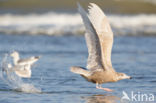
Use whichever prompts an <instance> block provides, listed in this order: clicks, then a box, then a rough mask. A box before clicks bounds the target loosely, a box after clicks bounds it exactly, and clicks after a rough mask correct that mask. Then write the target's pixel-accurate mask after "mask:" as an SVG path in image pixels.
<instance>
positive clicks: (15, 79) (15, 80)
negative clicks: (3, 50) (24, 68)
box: [0, 54, 41, 93]
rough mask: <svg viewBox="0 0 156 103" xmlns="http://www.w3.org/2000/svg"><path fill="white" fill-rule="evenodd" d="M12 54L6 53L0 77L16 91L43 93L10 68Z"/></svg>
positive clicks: (0, 69)
mask: <svg viewBox="0 0 156 103" xmlns="http://www.w3.org/2000/svg"><path fill="white" fill-rule="evenodd" d="M9 61H10V56H8V54H6V55H5V56H4V58H3V60H2V63H1V68H0V78H1V79H2V80H3V81H4V82H5V83H6V84H7V85H8V86H9V87H10V88H11V89H14V90H16V91H20V92H25V93H41V89H39V88H36V87H35V86H34V85H33V84H31V83H25V82H24V81H23V80H22V78H20V77H19V76H17V75H16V74H15V73H14V72H13V70H11V69H10V68H8V64H9V63H10V62H9Z"/></svg>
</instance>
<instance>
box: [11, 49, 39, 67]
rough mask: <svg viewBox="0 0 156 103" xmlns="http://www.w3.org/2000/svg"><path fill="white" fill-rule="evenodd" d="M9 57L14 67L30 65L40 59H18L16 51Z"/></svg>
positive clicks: (37, 57) (36, 57)
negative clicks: (11, 58)
mask: <svg viewBox="0 0 156 103" xmlns="http://www.w3.org/2000/svg"><path fill="white" fill-rule="evenodd" d="M11 56H12V57H13V61H14V65H27V64H28V65H32V64H34V63H35V62H36V61H38V59H39V58H40V56H33V57H30V58H25V59H20V56H19V53H18V52H17V51H14V52H13V53H11Z"/></svg>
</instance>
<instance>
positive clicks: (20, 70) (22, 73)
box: [8, 64, 31, 78]
mask: <svg viewBox="0 0 156 103" xmlns="http://www.w3.org/2000/svg"><path fill="white" fill-rule="evenodd" d="M8 70H9V71H11V72H15V74H16V75H18V76H19V77H23V78H30V77H31V67H30V65H15V66H12V65H11V64H8Z"/></svg>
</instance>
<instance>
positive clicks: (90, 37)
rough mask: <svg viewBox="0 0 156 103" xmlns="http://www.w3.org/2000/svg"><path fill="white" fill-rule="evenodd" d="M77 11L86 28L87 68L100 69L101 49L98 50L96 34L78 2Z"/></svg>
mask: <svg viewBox="0 0 156 103" xmlns="http://www.w3.org/2000/svg"><path fill="white" fill-rule="evenodd" d="M78 11H79V13H80V15H81V17H82V19H83V22H84V25H85V28H86V33H85V39H86V43H87V47H88V53H89V55H88V61H87V68H88V69H90V70H95V69H101V66H102V62H101V58H100V57H101V55H100V54H101V50H100V44H99V39H98V36H97V34H96V31H95V29H94V28H93V26H92V24H91V22H90V20H89V18H88V16H87V13H86V12H85V10H84V9H83V8H82V7H81V6H80V4H78Z"/></svg>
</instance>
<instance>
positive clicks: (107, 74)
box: [71, 3, 131, 91]
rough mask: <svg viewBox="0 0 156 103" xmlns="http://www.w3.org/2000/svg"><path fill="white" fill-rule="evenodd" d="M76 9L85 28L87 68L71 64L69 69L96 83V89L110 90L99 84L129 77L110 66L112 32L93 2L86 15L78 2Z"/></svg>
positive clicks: (103, 15) (101, 12)
mask: <svg viewBox="0 0 156 103" xmlns="http://www.w3.org/2000/svg"><path fill="white" fill-rule="evenodd" d="M78 11H79V13H80V15H81V17H82V19H83V22H84V25H85V28H86V33H85V39H86V43H87V47H88V53H89V54H88V61H87V69H88V70H85V69H84V68H82V67H77V66H73V67H71V71H72V72H74V73H77V74H80V75H81V76H83V77H84V78H85V79H86V80H88V81H90V82H93V83H96V84H97V85H96V87H97V88H98V89H104V90H106V91H112V90H110V89H108V88H102V87H101V86H99V84H102V83H107V82H116V81H118V80H122V79H130V78H131V77H130V76H127V75H126V74H124V73H118V72H116V71H115V70H114V69H113V67H112V63H111V51H112V45H113V32H112V30H111V27H110V24H109V22H108V20H107V18H106V16H105V14H104V13H103V11H102V10H101V9H100V8H99V7H98V6H97V5H96V4H94V3H90V6H89V9H88V11H89V14H88V15H87V13H86V12H85V10H84V9H83V8H82V7H81V6H80V5H79V4H78Z"/></svg>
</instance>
